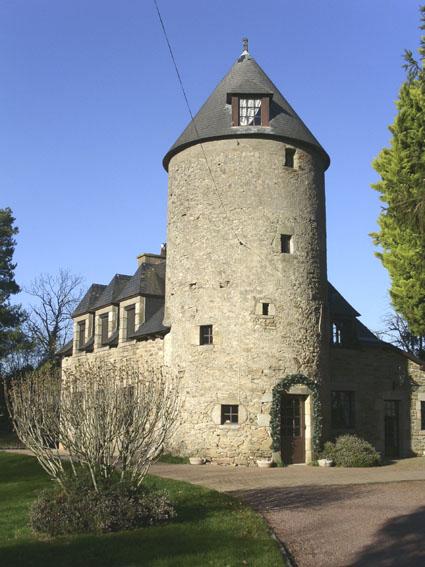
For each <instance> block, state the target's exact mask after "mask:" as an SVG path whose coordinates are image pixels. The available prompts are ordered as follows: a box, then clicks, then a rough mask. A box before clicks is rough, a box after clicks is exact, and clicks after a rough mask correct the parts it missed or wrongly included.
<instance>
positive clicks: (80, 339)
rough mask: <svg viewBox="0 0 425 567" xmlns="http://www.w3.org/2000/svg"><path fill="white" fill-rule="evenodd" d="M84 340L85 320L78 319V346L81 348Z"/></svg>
mask: <svg viewBox="0 0 425 567" xmlns="http://www.w3.org/2000/svg"><path fill="white" fill-rule="evenodd" d="M85 342H86V322H85V321H80V322H79V323H78V348H79V349H81V348H83V346H84V344H85Z"/></svg>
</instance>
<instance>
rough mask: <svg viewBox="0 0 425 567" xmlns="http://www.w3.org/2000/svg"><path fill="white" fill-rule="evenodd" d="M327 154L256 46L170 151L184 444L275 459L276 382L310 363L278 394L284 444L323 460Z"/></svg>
mask: <svg viewBox="0 0 425 567" xmlns="http://www.w3.org/2000/svg"><path fill="white" fill-rule="evenodd" d="M328 165H329V157H328V155H327V154H326V152H325V151H324V150H323V148H322V147H321V146H320V144H319V143H318V141H317V140H316V139H315V138H314V136H313V135H312V134H311V132H310V131H309V130H308V129H307V127H306V126H305V125H304V123H303V122H302V121H301V119H300V118H299V117H298V115H297V114H296V113H295V112H294V110H293V109H292V108H291V106H290V105H289V104H288V102H287V101H286V100H285V99H284V97H283V96H282V94H281V93H280V92H279V91H278V89H277V88H276V87H275V85H274V84H273V83H272V82H271V81H270V79H269V78H268V77H267V76H266V75H265V73H264V72H263V71H262V69H261V68H260V67H259V66H258V64H257V63H256V62H255V61H254V59H253V58H252V57H251V56H250V54H249V53H248V50H247V45H246V44H244V51H243V53H242V55H241V56H240V58H239V59H238V60H237V62H236V63H235V64H234V66H233V67H232V69H231V70H230V72H229V73H228V74H227V75H226V76H225V78H224V79H223V80H222V81H221V83H220V84H219V85H218V86H217V88H216V89H215V91H214V92H213V93H212V94H211V96H210V97H209V98H208V100H207V101H206V103H205V104H204V106H203V107H202V108H201V110H200V111H199V113H198V114H197V115H196V117H195V119H194V122H191V123H190V124H189V126H188V127H187V128H186V130H185V131H184V132H183V134H182V135H181V136H180V138H179V139H178V140H177V142H176V143H175V144H174V146H173V147H172V148H171V149H170V150H169V152H168V153H167V154H166V156H165V158H164V166H165V168H166V169H167V171H168V173H169V195H168V235H167V278H166V303H165V320H164V323H165V324H166V325H168V326H170V327H171V330H170V333H169V334H168V335H167V336H166V338H165V357H166V361H167V363H168V364H170V365H171V366H173V367H175V368H176V369H179V370H181V391H180V395H181V397H182V411H181V421H180V425H179V428H178V431H177V432H176V436H175V438H174V441H173V447H172V448H171V449H172V450H173V451H174V452H177V453H179V454H184V455H188V456H199V457H204V458H209V459H212V460H215V461H218V462H236V463H247V462H248V463H249V462H251V461H254V460H256V459H258V458H261V457H268V456H270V455H271V433H270V427H269V425H270V410H271V405H272V399H273V388H274V387H275V386H276V385H277V384H278V383H280V382H281V381H282V380H284V379H285V378H286V377H288V376H289V375H293V374H301V375H303V376H304V377H305V378H306V379H307V380H304V381H300V384H294V383H292V384H291V388H290V389H287V391H286V393H285V400H284V401H283V402H282V403H281V404H280V405H279V407H281V410H280V412H281V415H279V416H278V420H279V422H280V424H281V426H280V430H281V436H282V439H281V449H282V455H283V458H284V459H285V460H287V462H303V461H308V460H309V459H310V458H311V456H312V436H313V430H314V423H313V413H314V412H313V397H312V391H311V389H310V388H309V386H308V384H307V385H306V383H307V382H308V380H310V381H311V382H314V383H316V384H319V385H320V390H321V395H322V397H323V399H325V398H326V397H327V392H328V380H329V377H328V344H329V338H328V327H329V323H328V310H327V275H326V227H325V194H324V172H325V170H326V168H327V167H328ZM275 391H276V389H275ZM275 395H276V394H275ZM279 395H281V394H279ZM325 418H326V416H325ZM274 419H276V416H275V417H274ZM325 421H326V419H325ZM288 436H289V437H291V436H292V437H293V438H294V439H295V438H296V437H297V436H298V437H299V438H301V441H300V439H298V440H295V441H294V440H293V441H292V442H291V440H290V439H289V443H288V439H287V438H288ZM284 437H285V439H286V440H285V439H284ZM291 443H292V448H291ZM301 445H302V446H301ZM275 450H276V447H275Z"/></svg>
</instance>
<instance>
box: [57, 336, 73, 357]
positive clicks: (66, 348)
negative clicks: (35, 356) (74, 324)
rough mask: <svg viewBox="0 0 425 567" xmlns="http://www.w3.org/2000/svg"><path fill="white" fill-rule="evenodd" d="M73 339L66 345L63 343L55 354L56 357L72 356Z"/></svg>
mask: <svg viewBox="0 0 425 567" xmlns="http://www.w3.org/2000/svg"><path fill="white" fill-rule="evenodd" d="M73 342H74V341H73V339H71V340H70V341H68V342H67V343H65V344H64V345H63V347H62V348H60V349H59V350H58V351H57V352H56V355H57V356H71V355H72V347H73Z"/></svg>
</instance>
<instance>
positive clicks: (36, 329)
mask: <svg viewBox="0 0 425 567" xmlns="http://www.w3.org/2000/svg"><path fill="white" fill-rule="evenodd" d="M82 281H83V280H82V278H81V277H80V276H76V275H73V274H71V272H70V271H69V270H64V269H60V270H59V272H58V273H57V274H55V275H51V274H41V275H40V276H38V277H37V278H36V279H35V280H33V282H32V283H31V285H30V286H29V287H28V288H25V291H26V293H28V294H29V295H31V296H32V297H33V298H34V299H35V302H34V303H33V304H32V305H31V306H30V309H29V319H28V322H27V325H26V326H27V331H28V334H29V336H30V337H31V338H32V340H33V342H34V343H35V345H36V346H37V348H38V351H39V353H40V358H41V359H42V360H49V361H53V360H54V358H55V354H56V352H57V351H58V350H59V349H60V348H61V347H62V346H63V345H64V344H65V343H66V341H67V339H68V337H69V334H70V326H71V314H72V312H73V310H74V309H75V307H76V306H77V304H78V303H79V301H80V299H81V296H82V289H81V284H82Z"/></svg>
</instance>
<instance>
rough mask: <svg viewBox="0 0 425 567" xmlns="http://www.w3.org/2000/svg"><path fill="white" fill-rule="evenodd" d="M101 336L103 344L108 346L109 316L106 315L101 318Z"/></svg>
mask: <svg viewBox="0 0 425 567" xmlns="http://www.w3.org/2000/svg"><path fill="white" fill-rule="evenodd" d="M100 335H101V341H100V342H101V344H102V345H106V343H107V342H108V337H109V315H108V313H105V314H104V315H101V316H100Z"/></svg>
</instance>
